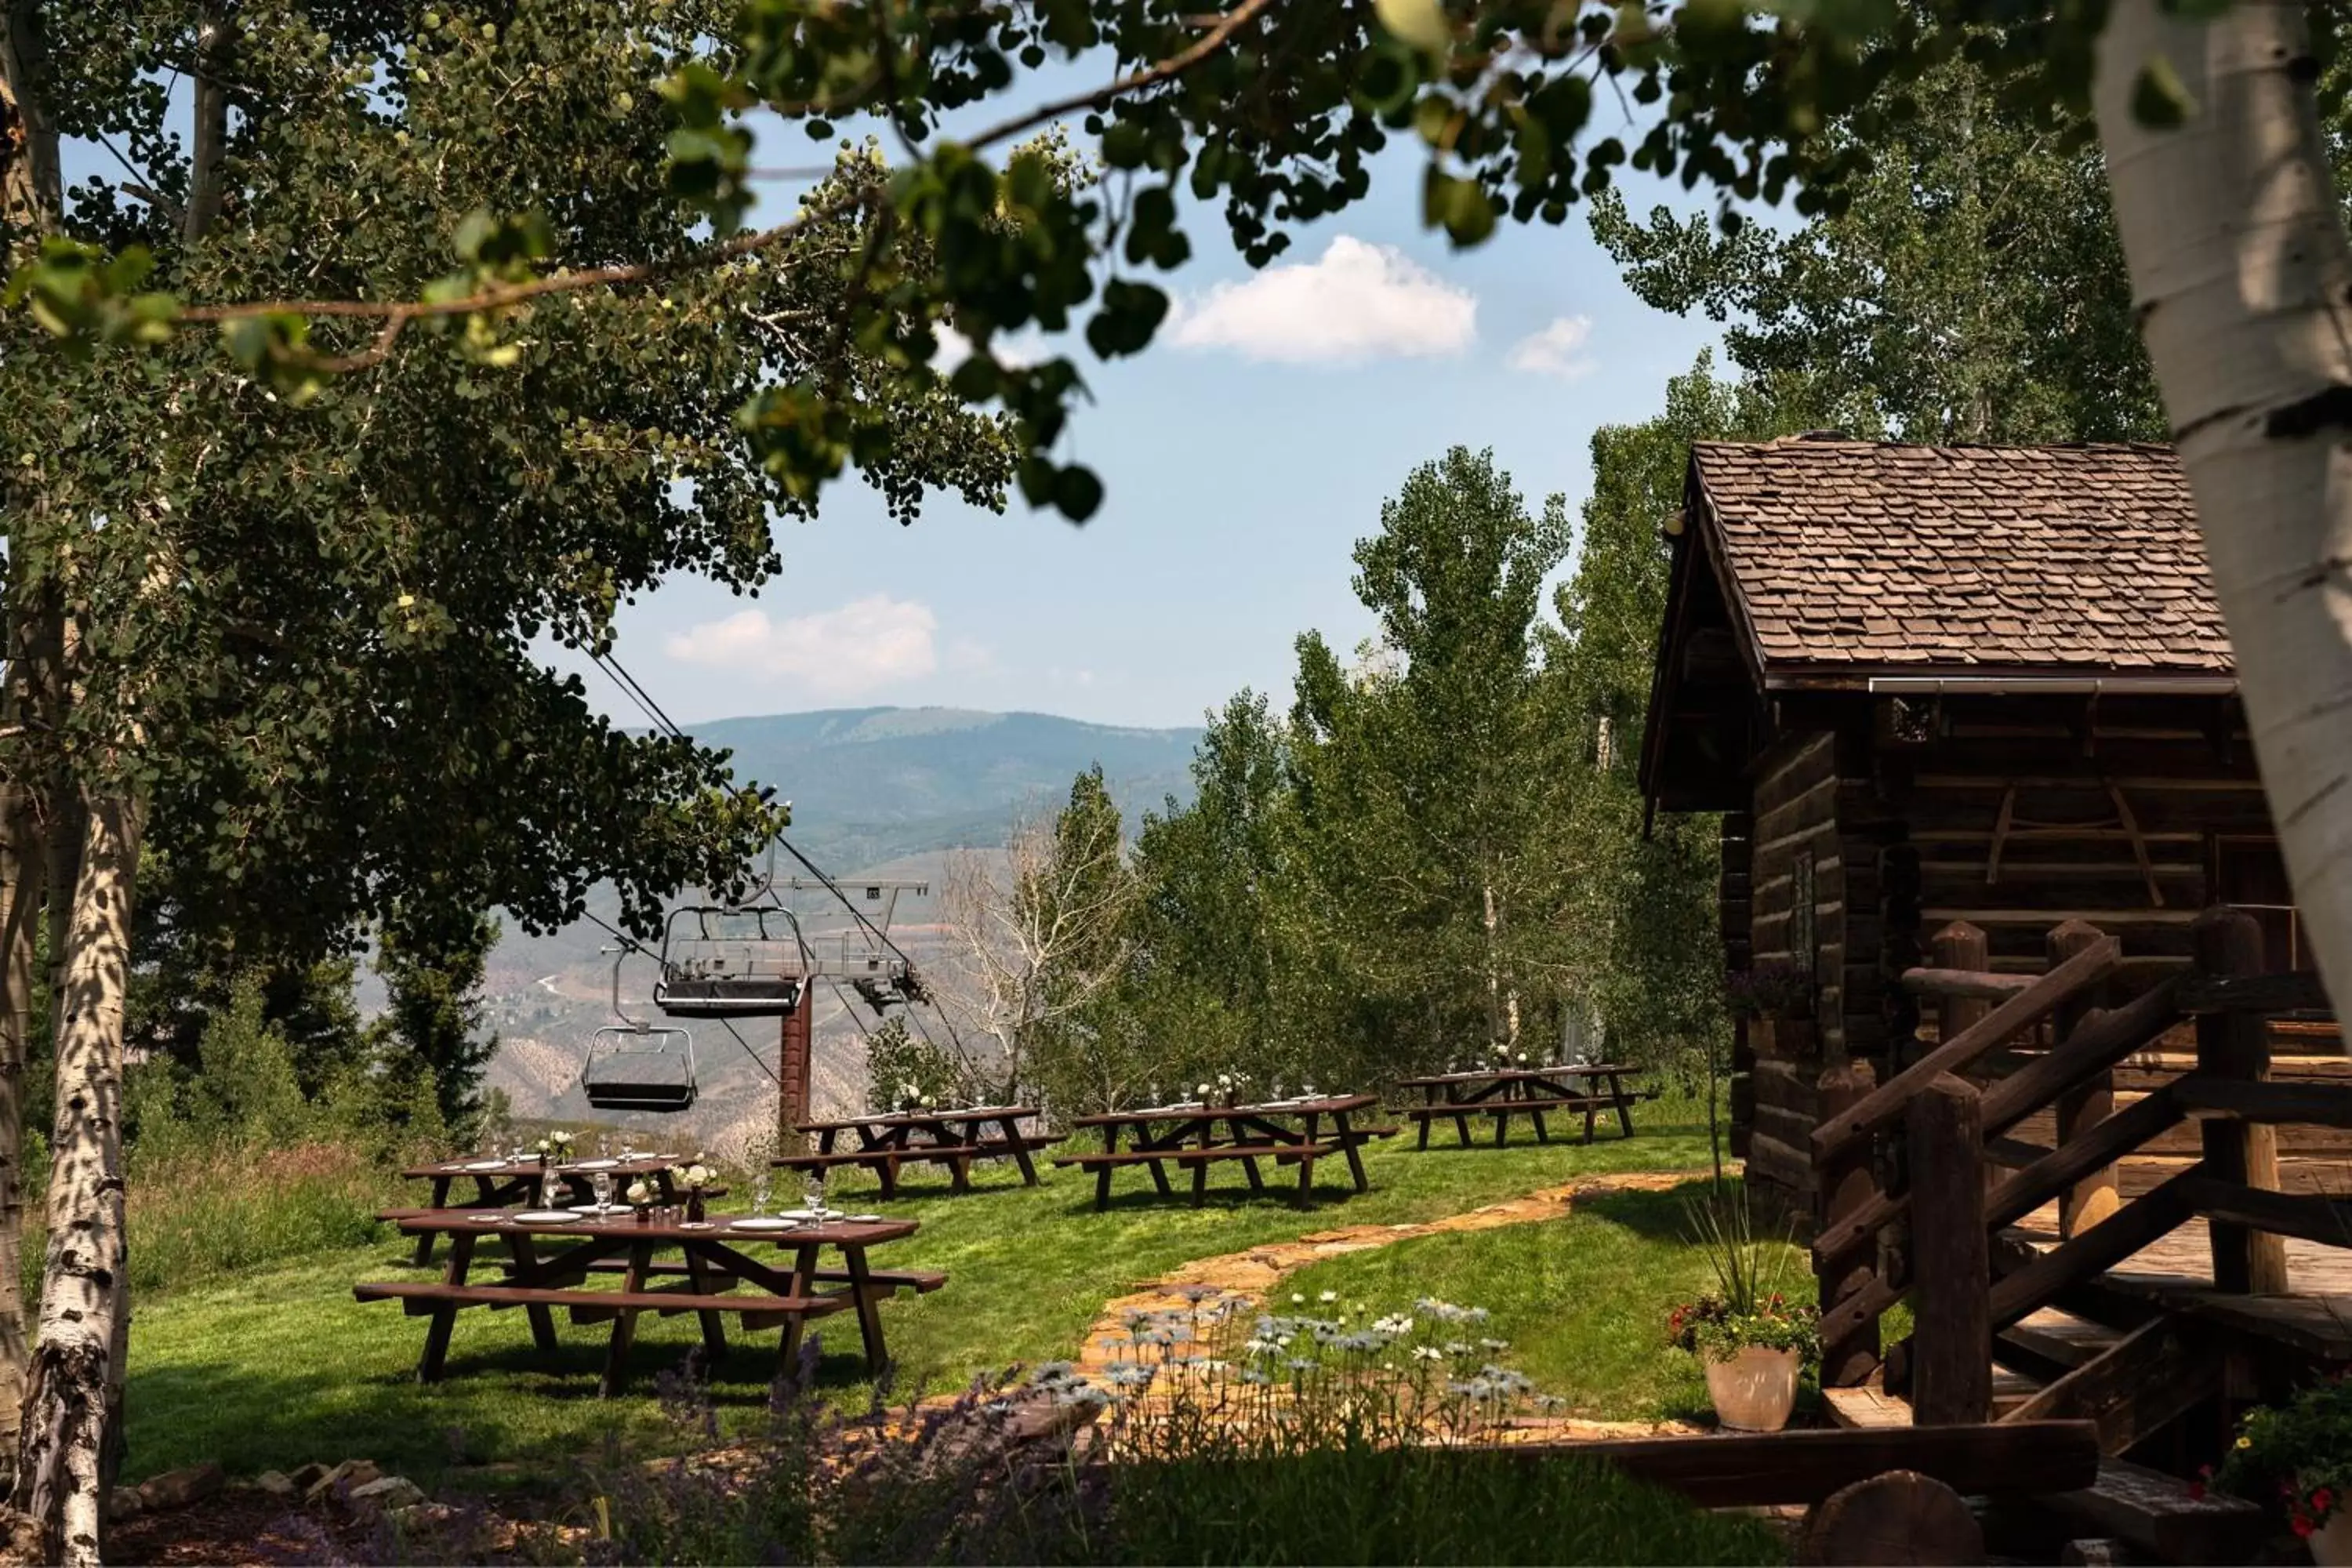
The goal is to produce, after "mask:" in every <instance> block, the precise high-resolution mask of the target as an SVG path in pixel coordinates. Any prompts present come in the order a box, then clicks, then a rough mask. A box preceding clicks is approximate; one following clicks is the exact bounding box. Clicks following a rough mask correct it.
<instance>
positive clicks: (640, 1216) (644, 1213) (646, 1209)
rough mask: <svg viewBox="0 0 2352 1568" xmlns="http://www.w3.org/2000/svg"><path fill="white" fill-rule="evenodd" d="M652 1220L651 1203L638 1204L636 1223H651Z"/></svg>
mask: <svg viewBox="0 0 2352 1568" xmlns="http://www.w3.org/2000/svg"><path fill="white" fill-rule="evenodd" d="M653 1222H654V1211H653V1205H650V1204H639V1205H637V1223H638V1224H639V1225H651V1224H653Z"/></svg>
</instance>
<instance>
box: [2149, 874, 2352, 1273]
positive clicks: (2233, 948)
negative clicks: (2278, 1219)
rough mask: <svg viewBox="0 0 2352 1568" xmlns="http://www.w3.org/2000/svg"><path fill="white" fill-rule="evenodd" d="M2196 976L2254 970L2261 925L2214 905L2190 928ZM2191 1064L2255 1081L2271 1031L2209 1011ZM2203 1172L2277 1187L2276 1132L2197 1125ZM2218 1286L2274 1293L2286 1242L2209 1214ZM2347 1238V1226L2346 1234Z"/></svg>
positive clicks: (2248, 1019)
mask: <svg viewBox="0 0 2352 1568" xmlns="http://www.w3.org/2000/svg"><path fill="white" fill-rule="evenodd" d="M2189 940H2190V942H2192V943H2193V944H2194V946H2195V950H2196V953H2197V969H2198V973H2200V975H2201V976H2204V977H2209V978H2211V979H2216V980H2231V979H2241V978H2243V977H2246V976H2249V975H2253V974H2259V973H2262V968H2263V931H2262V927H2261V926H2260V925H2259V924H2257V923H2256V922H2255V921H2254V918H2253V916H2252V915H2250V914H2247V913H2246V912H2245V911H2243V910H2231V909H2223V908H2220V907H2216V908H2213V909H2210V910H2206V911H2205V912H2204V913H2203V914H2201V915H2200V916H2198V917H2197V923H2196V925H2194V926H2193V927H2191V928H2190V929H2189ZM2197 1068H2198V1071H2199V1072H2200V1074H2202V1075H2204V1076H2205V1077H2207V1078H2210V1079H2237V1080H2238V1081H2240V1082H2242V1083H2247V1084H2259V1083H2261V1082H2263V1080H2264V1079H2268V1078H2269V1077H2270V1071H2271V1041H2270V1032H2269V1030H2268V1029H2267V1028H2266V1027H2264V1026H2263V1020H2262V1018H2261V1016H2258V1015H2256V1014H2252V1013H2207V1014H2203V1015H2201V1016H2199V1018H2198V1020H2197ZM2199 1135H2200V1141H2201V1142H2202V1144H2203V1152H2204V1157H2205V1171H2206V1173H2207V1174H2208V1175H2210V1176H2211V1177H2212V1178H2213V1180H2214V1181H2216V1182H2218V1183H2224V1184H2239V1185H2242V1186H2246V1187H2252V1188H2259V1189H2262V1190H2264V1191H2268V1192H2273V1193H2274V1192H2276V1191H2278V1184H2279V1171H2278V1134H2277V1133H2276V1132H2274V1131H2272V1129H2271V1128H2270V1127H2269V1126H2268V1125H2266V1124H2264V1123H2262V1122H2252V1121H2220V1120H2216V1121H2208V1122H2206V1123H2205V1124H2204V1126H2203V1127H2202V1128H2200V1130H2199ZM2208 1217H2209V1219H2210V1220H2211V1223H2210V1226H2208V1227H2207V1228H2208V1230H2209V1232H2210V1240H2211V1245H2212V1249H2213V1284H2214V1287H2215V1288H2216V1289H2222V1290H2240V1291H2246V1292H2251V1293H2252V1294H2256V1295H2264V1296H2273V1295H2277V1294H2280V1293H2281V1292H2283V1291H2284V1290H2285V1289H2287V1272H2286V1244H2285V1243H2284V1241H2282V1240H2280V1239H2279V1237H2276V1236H2270V1235H2264V1234H2262V1233H2260V1232H2257V1231H2254V1230H2251V1229H2249V1228H2247V1227H2246V1226H2242V1225H2237V1224H2232V1223H2231V1222H2230V1221H2228V1220H2226V1219H2222V1218H2220V1217H2216V1216H2213V1215H2208ZM2345 1239H2346V1241H2347V1243H2352V1232H2347V1235H2346V1237H2345Z"/></svg>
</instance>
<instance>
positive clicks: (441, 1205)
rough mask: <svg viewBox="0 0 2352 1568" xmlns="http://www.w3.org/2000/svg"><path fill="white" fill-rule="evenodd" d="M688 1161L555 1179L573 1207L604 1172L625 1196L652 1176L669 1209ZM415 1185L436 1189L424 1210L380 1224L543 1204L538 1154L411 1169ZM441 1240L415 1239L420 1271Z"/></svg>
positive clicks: (560, 1166)
mask: <svg viewBox="0 0 2352 1568" xmlns="http://www.w3.org/2000/svg"><path fill="white" fill-rule="evenodd" d="M685 1163H687V1162H686V1161H685V1160H684V1159H682V1158H680V1157H679V1156H678V1155H676V1154H635V1155H632V1156H631V1157H630V1158H628V1159H625V1160H624V1159H620V1158H618V1157H614V1158H610V1159H595V1158H586V1157H583V1158H581V1159H577V1160H563V1161H559V1162H558V1163H556V1165H555V1168H554V1170H555V1175H556V1177H557V1178H558V1179H559V1180H560V1181H561V1182H562V1184H563V1186H564V1188H565V1190H566V1192H567V1193H568V1194H569V1196H568V1199H567V1201H568V1202H571V1203H581V1204H584V1203H587V1202H589V1201H590V1200H591V1199H592V1197H593V1191H592V1189H591V1187H590V1185H589V1184H590V1183H591V1182H593V1180H595V1177H596V1173H598V1172H599V1171H602V1172H603V1173H604V1174H606V1175H608V1176H610V1177H612V1178H613V1186H614V1190H615V1191H623V1190H625V1189H626V1188H627V1187H628V1184H630V1183H631V1182H634V1181H635V1180H636V1179H637V1178H638V1177H639V1176H651V1177H652V1178H653V1179H654V1186H655V1189H656V1192H657V1193H658V1194H659V1196H660V1199H661V1201H662V1202H663V1203H665V1204H674V1203H677V1202H678V1201H679V1200H678V1194H677V1193H676V1192H675V1191H673V1190H672V1188H671V1186H670V1179H669V1172H670V1167H671V1166H673V1165H681V1164H685ZM544 1173H545V1170H544V1167H542V1165H541V1163H540V1158H539V1156H538V1155H536V1154H522V1155H516V1156H511V1157H509V1156H506V1155H499V1154H467V1155H463V1156H460V1157H459V1158H457V1159H455V1160H442V1161H437V1162H436V1163H433V1164H429V1165H412V1166H410V1167H409V1168H408V1169H407V1170H404V1171H403V1172H401V1175H402V1176H403V1177H404V1178H406V1179H407V1180H409V1181H413V1182H430V1183H432V1184H433V1187H432V1194H433V1195H432V1197H431V1198H430V1199H429V1200H428V1201H427V1202H426V1203H425V1206H424V1208H422V1209H385V1210H384V1211H383V1213H381V1214H379V1215H376V1218H378V1219H382V1220H400V1219H404V1218H405V1217H407V1216H408V1215H414V1214H421V1213H429V1212H431V1211H433V1210H436V1209H446V1208H460V1207H462V1208H468V1209H497V1208H509V1207H513V1206H515V1205H530V1204H534V1203H537V1202H538V1201H539V1185H540V1179H541V1176H542V1175H543V1174H544ZM468 1181H470V1182H471V1183H472V1184H473V1187H474V1194H473V1196H471V1197H470V1198H469V1197H466V1196H464V1195H462V1194H459V1193H458V1191H457V1188H458V1185H459V1184H461V1183H465V1182H468ZM723 1193H724V1189H722V1188H717V1187H713V1188H708V1189H705V1192H704V1195H705V1196H706V1197H719V1196H721V1195H723ZM437 1239H438V1236H437V1233H436V1232H434V1231H430V1230H427V1231H422V1232H419V1233H418V1235H417V1237H416V1262H417V1263H418V1264H419V1265H420V1266H422V1265H424V1264H427V1263H430V1262H432V1261H433V1246H434V1243H435V1241H436V1240H437Z"/></svg>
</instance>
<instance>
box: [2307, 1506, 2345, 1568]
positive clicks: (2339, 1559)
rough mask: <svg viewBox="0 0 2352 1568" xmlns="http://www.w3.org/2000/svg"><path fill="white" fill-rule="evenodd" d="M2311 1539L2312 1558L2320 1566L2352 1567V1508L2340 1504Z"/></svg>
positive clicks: (2332, 1567)
mask: <svg viewBox="0 0 2352 1568" xmlns="http://www.w3.org/2000/svg"><path fill="white" fill-rule="evenodd" d="M2309 1540H2310V1542H2311V1560H2312V1562H2314V1563H2317V1564H2318V1568H2352V1508H2346V1507H2344V1506H2342V1505H2341V1504H2338V1505H2337V1506H2336V1510H2335V1511H2334V1512H2332V1513H2330V1514H2329V1515H2328V1516H2327V1522H2326V1524H2323V1525H2321V1526H2320V1527H2319V1528H2318V1529H2317V1530H2315V1531H2312V1532H2311V1535H2310V1537H2309Z"/></svg>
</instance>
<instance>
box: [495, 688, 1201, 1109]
mask: <svg viewBox="0 0 2352 1568" xmlns="http://www.w3.org/2000/svg"><path fill="white" fill-rule="evenodd" d="M693 732H694V735H695V738H696V739H697V740H698V741H701V742H704V743H705V744H709V745H717V746H725V747H727V748H729V749H730V750H731V751H732V752H734V753H735V759H734V766H735V776H736V777H737V778H738V779H740V780H749V781H756V782H758V783H760V784H772V785H773V786H774V787H775V789H776V792H777V794H778V795H780V796H781V797H782V798H784V799H787V800H790V801H791V802H792V803H793V829H792V838H793V843H794V844H796V845H798V846H799V847H800V848H801V850H802V851H803V853H804V854H807V855H809V856H810V857H812V858H814V859H815V860H816V861H817V863H818V864H819V865H821V866H823V867H824V868H826V869H827V870H828V871H831V872H834V873H836V874H839V875H842V876H844V877H853V876H855V875H856V874H866V875H872V876H876V877H884V878H912V879H921V880H926V881H929V882H930V883H931V884H932V885H933V888H934V889H935V890H934V893H933V896H932V897H931V898H930V899H929V900H919V899H909V900H908V901H907V902H906V903H905V904H903V905H902V906H901V909H900V911H899V921H900V928H899V929H900V931H901V932H902V935H901V942H902V943H903V945H905V946H906V947H907V948H908V950H909V952H912V953H913V954H914V955H915V957H916V959H917V962H918V963H922V964H924V965H925V966H926V967H928V968H930V969H932V972H933V973H939V969H938V965H939V964H940V962H941V961H942V960H943V959H944V958H945V957H946V956H947V955H946V953H945V951H944V949H943V948H942V947H941V945H940V943H941V933H940V930H939V928H938V927H937V925H936V924H934V923H932V922H936V921H938V920H939V918H940V913H939V908H938V895H937V891H936V889H937V888H938V886H939V884H940V879H941V878H942V876H943V874H944V871H945V868H946V865H947V862H948V858H949V857H948V856H947V855H946V854H944V853H942V852H943V851H945V850H948V849H950V848H956V847H973V848H982V849H985V848H989V847H995V846H1000V845H1002V844H1003V842H1004V840H1005V837H1006V830H1007V829H1008V828H1010V827H1011V826H1013V823H1014V822H1015V821H1017V820H1018V819H1019V818H1021V817H1022V816H1042V815H1045V814H1047V813H1050V812H1051V811H1053V810H1054V809H1055V807H1056V806H1058V805H1060V804H1061V802H1062V801H1063V800H1064V799H1065V798H1066V796H1067V795H1068V792H1069V787H1070V780H1071V779H1072V778H1073V777H1074V776H1076V774H1077V773H1079V771H1080V770H1082V769H1085V768H1088V767H1091V766H1093V765H1094V764H1095V763H1097V762H1099V763H1101V764H1102V768H1103V776H1104V779H1105V781H1106V782H1107V783H1108V784H1109V786H1110V789H1111V792H1112V795H1114V797H1115V798H1116V799H1117V800H1118V803H1119V806H1120V808H1121V810H1122V811H1123V812H1124V813H1125V814H1126V816H1127V818H1128V822H1129V829H1130V831H1132V828H1133V826H1134V824H1135V822H1136V819H1137V818H1138V817H1139V816H1140V814H1141V813H1142V812H1144V811H1145V810H1150V809H1158V808H1160V807H1161V806H1162V805H1163V804H1164V802H1165V800H1166V797H1167V796H1169V795H1175V796H1176V797H1177V799H1179V800H1180V801H1182V800H1190V799H1191V798H1192V776H1191V774H1190V773H1189V772H1188V771H1187V770H1188V767H1189V764H1190V763H1191V761H1192V748H1193V746H1194V745H1195V744H1196V743H1197V742H1199V740H1200V737H1201V731H1198V730H1127V729H1119V728H1117V727H1114V726H1111V725H1106V724H1082V723H1079V722H1078V721H1076V720H1072V719H1056V718H1053V717H1051V716H1050V715H1047V714H1043V713H974V712H968V711H965V710H959V709H950V708H859V709H843V710H832V711H828V712H821V713H780V714H775V715H772V716H770V717H767V718H759V719H725V720H719V721H715V722H712V723H707V724H698V725H695V726H693ZM796 869H797V868H794V867H792V866H790V865H780V866H779V867H778V868H777V871H778V873H779V875H780V876H782V875H787V874H790V873H792V872H793V871H794V870H796ZM590 903H591V906H592V907H593V909H595V910H596V911H597V912H598V913H599V914H600V915H603V916H604V917H605V918H607V919H611V918H614V916H615V915H617V913H618V910H616V909H615V907H614V900H613V899H612V898H611V896H610V892H609V889H606V890H603V891H602V892H601V893H600V895H599V896H597V897H593V898H592V899H591V900H590ZM816 903H817V907H816V908H815V909H814V910H803V914H804V917H805V916H809V915H812V914H813V915H814V916H815V918H814V921H813V922H812V925H811V935H812V938H813V939H814V938H815V937H816V936H817V935H818V934H819V933H820V932H821V931H825V930H837V929H840V928H841V927H842V926H843V923H844V919H845V917H842V916H840V915H839V914H838V912H837V911H832V912H830V914H828V912H827V911H826V910H825V907H824V901H823V900H822V899H819V900H817V901H816ZM606 941H607V938H606V936H605V933H604V931H601V930H600V929H598V928H597V927H595V926H593V925H592V924H590V923H588V922H586V921H582V922H581V923H579V924H577V925H574V926H572V927H570V928H568V929H566V930H564V931H557V932H553V933H551V934H549V935H547V936H541V937H531V936H526V935H525V934H524V933H523V932H522V931H520V930H518V929H517V928H516V927H515V926H514V925H513V924H512V923H511V922H509V924H508V926H507V929H506V932H505V934H504V936H503V937H502V939H501V940H500V941H499V945H498V948H497V950H496V951H495V952H493V953H492V954H491V956H490V962H489V965H488V976H487V982H486V984H485V986H484V990H485V992H486V993H487V999H488V1002H489V1008H488V1018H487V1020H486V1022H487V1024H488V1027H490V1028H493V1029H495V1030H497V1031H498V1033H499V1037H500V1048H499V1054H498V1057H497V1058H496V1059H495V1060H494V1061H493V1062H492V1063H491V1066H490V1073H489V1081H490V1082H492V1083H493V1084H496V1085H497V1086H498V1087H499V1088H500V1089H505V1090H506V1091H507V1093H508V1094H509V1096H511V1097H512V1099H513V1101H514V1105H515V1109H516V1110H517V1111H518V1112H519V1113H520V1114H522V1115H525V1116H551V1115H562V1116H581V1115H583V1114H585V1113H586V1111H587V1106H586V1104H585V1102H584V1101H583V1100H582V1099H581V1097H580V1093H579V1089H578V1079H579V1072H580V1061H581V1058H582V1056H583V1053H584V1051H585V1049H586V1047H587V1044H588V1039H589V1037H590V1036H591V1035H592V1034H593V1033H594V1031H595V1029H596V1027H597V1026H598V1025H600V1024H603V1023H605V1022H608V1021H609V1020H610V1017H611V1008H610V1003H609V995H610V987H611V984H612V967H611V966H612V961H611V959H609V958H606V957H604V956H603V955H602V954H601V953H600V952H599V950H600V949H601V948H602V947H603V946H604V944H605V942H606ZM651 982H652V974H651V969H650V966H649V965H648V964H647V963H646V962H645V961H644V960H642V959H632V960H631V961H630V963H629V964H628V965H627V967H626V968H625V970H624V972H623V976H622V987H623V996H624V998H625V1002H626V1004H627V1005H628V1006H629V1007H630V1009H631V1011H632V1012H633V1013H635V1014H640V1015H648V1014H649V1013H650V1003H649V1002H648V1001H647V999H646V993H647V988H648V987H649V986H650V984H651ZM820 1000H821V1004H822V1005H821V1006H820V1008H819V1011H818V1014H817V1028H816V1036H817V1038H816V1062H815V1074H814V1077H815V1079H816V1089H817V1099H818V1101H819V1103H820V1104H827V1105H836V1106H843V1107H846V1106H848V1105H850V1104H853V1103H855V1102H856V1100H857V1098H858V1097H859V1096H860V1095H861V1094H862V1092H863V1090H864V1088H865V1056H864V1052H863V1050H862V1049H861V1047H860V1045H859V1037H860V1030H859V1026H858V1022H857V1020H856V1019H854V1018H853V1017H852V1016H851V1015H850V1013H849V1012H848V1011H847V1010H846V1009H845V1008H844V1007H843V1006H842V1005H841V1003H840V1000H839V998H838V997H836V996H835V995H833V994H831V993H830V992H827V993H824V994H822V995H821V998H820ZM866 1023H868V1024H870V1023H871V1020H870V1019H868V1020H866ZM775 1029H776V1026H775V1024H774V1022H773V1021H772V1020H761V1021H760V1022H759V1023H758V1024H756V1025H751V1024H747V1025H746V1026H744V1027H743V1029H742V1031H741V1033H742V1035H743V1037H744V1042H743V1044H742V1045H739V1044H738V1043H737V1041H736V1039H735V1037H733V1036H731V1035H730V1033H729V1032H728V1031H727V1030H726V1029H725V1028H724V1027H722V1026H716V1025H709V1026H705V1025H698V1026H695V1030H694V1038H695V1056H696V1060H697V1066H698V1069H699V1071H698V1077H699V1079H700V1080H701V1082H702V1085H703V1097H702V1100H701V1101H700V1102H699V1103H698V1105H697V1106H696V1108H695V1110H694V1111H693V1112H692V1113H691V1114H689V1115H688V1116H686V1117H682V1118H677V1119H675V1120H674V1121H672V1122H671V1123H670V1124H669V1125H668V1129H667V1130H668V1131H671V1132H673V1133H677V1134H679V1135H681V1136H687V1137H689V1138H690V1139H692V1140H695V1141H698V1142H701V1143H703V1144H705V1145H707V1146H709V1147H714V1148H715V1147H718V1146H719V1145H720V1143H721V1142H724V1141H726V1140H728V1139H730V1138H731V1137H734V1136H737V1135H740V1133H741V1132H742V1131H745V1130H756V1129H758V1128H761V1127H767V1126H772V1124H773V1118H774V1114H775V1113H774V1104H775V1100H774V1094H775V1089H774V1085H773V1083H772V1081H771V1080H770V1079H769V1078H768V1076H767V1073H766V1070H765V1069H763V1068H761V1066H760V1065H759V1064H758V1063H756V1062H754V1061H752V1060H751V1059H750V1058H749V1057H747V1055H746V1054H745V1048H744V1047H745V1046H750V1047H751V1049H753V1050H756V1051H758V1052H760V1053H761V1055H762V1056H763V1057H765V1058H767V1059H768V1060H769V1061H771V1062H772V1060H773V1052H774V1049H775V1045H774V1042H775ZM639 1124H640V1125H643V1126H646V1128H648V1130H650V1129H652V1128H654V1127H656V1126H659V1125H661V1124H662V1123H661V1121H660V1119H641V1120H640V1121H639Z"/></svg>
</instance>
